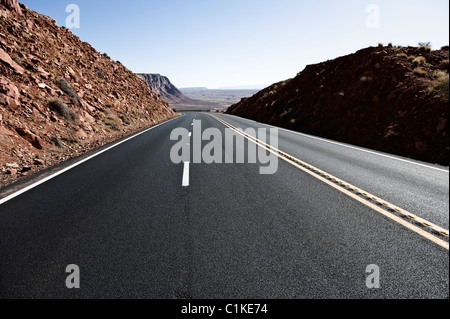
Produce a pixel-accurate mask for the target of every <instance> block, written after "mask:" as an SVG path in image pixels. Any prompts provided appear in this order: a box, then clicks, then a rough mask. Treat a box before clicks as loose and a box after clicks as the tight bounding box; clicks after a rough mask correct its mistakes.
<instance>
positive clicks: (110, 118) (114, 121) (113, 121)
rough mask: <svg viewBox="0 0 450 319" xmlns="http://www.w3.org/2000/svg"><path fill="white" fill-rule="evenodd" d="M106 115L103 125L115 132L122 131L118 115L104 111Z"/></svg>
mask: <svg viewBox="0 0 450 319" xmlns="http://www.w3.org/2000/svg"><path fill="white" fill-rule="evenodd" d="M103 113H105V118H104V119H103V123H105V124H106V125H107V126H109V127H110V128H111V129H112V130H114V131H120V127H119V125H120V124H119V119H118V118H117V116H116V115H114V114H113V113H112V112H111V111H110V110H108V109H106V110H104V111H103Z"/></svg>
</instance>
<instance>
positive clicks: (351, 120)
mask: <svg viewBox="0 0 450 319" xmlns="http://www.w3.org/2000/svg"><path fill="white" fill-rule="evenodd" d="M448 71H449V49H448V47H444V48H442V49H441V50H436V51H432V50H431V49H430V48H429V47H420V48H416V47H376V48H373V47H371V48H367V49H363V50H360V51H358V52H356V53H354V54H351V55H348V56H344V57H340V58H337V59H335V60H332V61H327V62H324V63H319V64H316V65H309V66H307V67H306V68H305V69H304V70H303V71H302V72H300V73H299V74H298V75H297V76H296V77H295V78H293V79H289V80H287V81H284V82H280V83H276V84H274V85H272V86H270V87H268V88H266V89H264V90H262V91H260V92H259V93H257V94H256V95H254V96H253V97H251V98H248V99H243V100H242V101H241V102H239V103H237V104H235V105H233V106H232V107H230V108H229V109H228V113H229V114H234V115H238V116H242V117H245V118H249V119H252V120H256V121H260V122H264V123H269V124H272V125H276V126H280V127H284V128H288V129H292V130H296V131H300V132H304V133H308V134H313V135H316V136H321V137H325V138H329V139H333V140H337V141H342V142H347V143H350V144H354V145H359V146H363V147H367V148H371V149H375V150H380V151H384V152H388V153H391V154H397V155H401V156H406V157H410V158H414V159H418V160H422V161H427V162H430V163H438V164H442V165H446V166H448V165H449V124H448V119H449V104H448V103H449V74H448Z"/></svg>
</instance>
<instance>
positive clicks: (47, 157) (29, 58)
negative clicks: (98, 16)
mask: <svg viewBox="0 0 450 319" xmlns="http://www.w3.org/2000/svg"><path fill="white" fill-rule="evenodd" d="M174 116H175V113H174V112H173V111H172V110H171V109H170V108H169V106H168V105H167V104H166V103H165V102H163V101H161V100H160V99H159V98H158V95H157V94H156V93H154V92H151V90H150V89H149V87H148V85H147V84H146V83H145V82H144V81H143V80H141V79H140V78H139V77H138V76H136V75H135V74H133V73H132V72H131V71H129V70H127V69H126V68H125V67H124V66H123V65H121V64H120V63H118V62H115V61H112V60H111V59H109V57H107V55H102V54H101V53H99V52H97V51H96V50H95V49H93V48H92V47H91V46H90V45H89V44H88V43H85V42H82V41H80V39H79V38H78V37H76V36H75V35H73V34H72V33H71V32H70V31H69V30H67V29H65V28H61V27H58V26H57V25H56V24H55V22H54V21H53V20H52V19H51V18H48V17H45V16H43V15H40V14H39V13H36V12H34V11H31V10H28V9H27V8H26V7H25V6H23V5H21V6H19V4H18V3H17V1H16V0H1V1H0V187H2V186H5V185H7V184H10V183H11V182H14V181H16V180H17V179H19V178H21V177H23V176H26V175H30V174H32V173H33V172H36V171H39V170H41V169H43V168H46V167H48V166H51V165H54V164H56V163H59V162H61V161H64V160H66V159H69V158H71V157H74V156H78V155H80V154H82V153H85V152H87V151H89V150H92V149H93V148H95V147H98V146H100V145H103V144H105V143H107V142H110V141H113V140H116V139H118V138H120V137H122V136H125V135H128V134H130V133H132V132H135V131H138V130H140V129H143V128H147V127H149V126H152V125H154V124H157V123H160V122H161V121H164V120H167V119H169V118H171V117H174Z"/></svg>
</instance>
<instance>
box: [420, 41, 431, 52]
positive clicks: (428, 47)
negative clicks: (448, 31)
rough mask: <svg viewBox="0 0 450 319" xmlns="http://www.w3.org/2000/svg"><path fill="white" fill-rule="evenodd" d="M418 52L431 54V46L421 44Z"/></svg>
mask: <svg viewBox="0 0 450 319" xmlns="http://www.w3.org/2000/svg"><path fill="white" fill-rule="evenodd" d="M419 44H420V43H419ZM419 50H420V51H424V52H431V46H430V45H429V44H421V45H420V46H419Z"/></svg>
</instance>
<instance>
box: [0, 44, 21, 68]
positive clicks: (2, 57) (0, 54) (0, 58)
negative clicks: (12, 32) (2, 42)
mask: <svg viewBox="0 0 450 319" xmlns="http://www.w3.org/2000/svg"><path fill="white" fill-rule="evenodd" d="M0 62H2V63H4V64H6V65H7V66H8V67H9V68H11V69H13V70H14V71H15V72H16V73H18V74H23V72H24V69H23V68H22V67H21V66H20V65H18V64H17V63H16V62H14V61H13V60H12V59H11V57H10V56H9V54H8V53H6V52H5V51H3V49H1V48H0Z"/></svg>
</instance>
